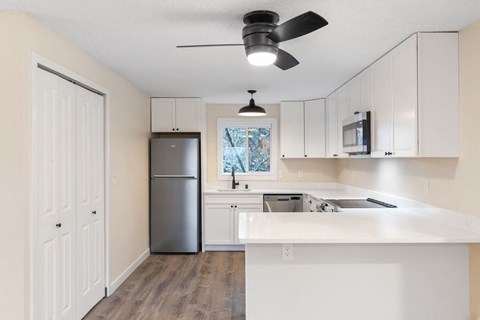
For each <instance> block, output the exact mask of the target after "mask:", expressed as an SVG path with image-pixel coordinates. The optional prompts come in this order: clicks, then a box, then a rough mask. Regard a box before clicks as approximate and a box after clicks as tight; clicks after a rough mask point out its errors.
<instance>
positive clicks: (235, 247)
mask: <svg viewBox="0 0 480 320" xmlns="http://www.w3.org/2000/svg"><path fill="white" fill-rule="evenodd" d="M205 251H245V246H244V245H243V244H226V245H221V244H210V245H208V244H207V245H205Z"/></svg>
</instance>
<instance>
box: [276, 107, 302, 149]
mask: <svg viewBox="0 0 480 320" xmlns="http://www.w3.org/2000/svg"><path fill="white" fill-rule="evenodd" d="M304 134H305V128H304V110H303V102H301V101H295V102H282V103H281V104H280V155H281V158H304V157H305V146H304V139H305V137H304Z"/></svg>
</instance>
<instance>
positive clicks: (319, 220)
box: [239, 208, 480, 244]
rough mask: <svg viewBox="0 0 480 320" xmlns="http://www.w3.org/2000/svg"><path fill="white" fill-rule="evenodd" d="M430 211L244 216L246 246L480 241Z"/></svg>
mask: <svg viewBox="0 0 480 320" xmlns="http://www.w3.org/2000/svg"><path fill="white" fill-rule="evenodd" d="M442 210H443V209H439V208H430V209H425V208H422V209H412V208H408V209H399V208H397V209H348V210H344V211H343V212H339V213H263V212H261V213H260V212H259V213H256V212H241V213H240V215H239V240H240V242H241V243H245V244H249V243H350V244H351V243H377V244H381V243H480V233H479V232H473V231H469V230H466V229H465V228H462V227H460V226H457V225H453V224H450V223H445V222H442V221H439V220H438V219H435V218H433V216H435V212H434V211H442Z"/></svg>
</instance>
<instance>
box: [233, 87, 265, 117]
mask: <svg viewBox="0 0 480 320" xmlns="http://www.w3.org/2000/svg"><path fill="white" fill-rule="evenodd" d="M256 92H257V90H248V93H250V94H251V95H252V97H251V99H250V103H249V104H248V106H245V107H243V108H241V109H240V110H239V111H238V115H239V116H243V117H261V116H266V115H267V112H266V111H265V109H263V108H262V107H260V106H257V105H255V100H253V94H254V93H256Z"/></svg>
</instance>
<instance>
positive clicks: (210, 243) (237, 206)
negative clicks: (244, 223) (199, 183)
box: [204, 195, 263, 250]
mask: <svg viewBox="0 0 480 320" xmlns="http://www.w3.org/2000/svg"><path fill="white" fill-rule="evenodd" d="M262 211H263V196H262V195H238V196H236V195H228V196H226V195H225V196H224V195H207V196H205V207H204V225H205V236H204V243H205V245H206V246H207V248H206V249H207V250H216V248H222V249H225V248H227V247H225V246H232V248H233V246H235V245H240V242H239V241H238V216H239V213H240V212H262ZM215 246H217V247H215ZM219 246H222V247H219Z"/></svg>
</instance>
